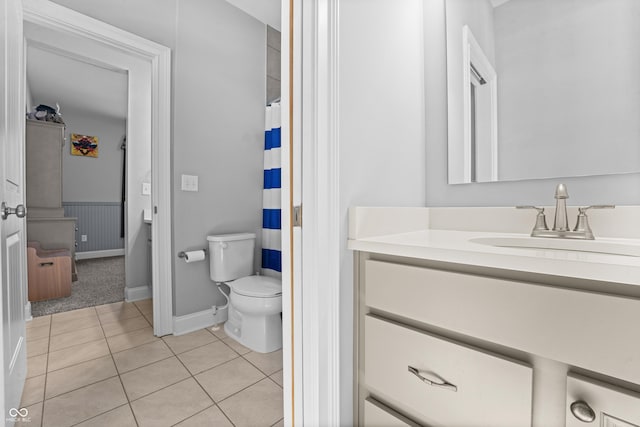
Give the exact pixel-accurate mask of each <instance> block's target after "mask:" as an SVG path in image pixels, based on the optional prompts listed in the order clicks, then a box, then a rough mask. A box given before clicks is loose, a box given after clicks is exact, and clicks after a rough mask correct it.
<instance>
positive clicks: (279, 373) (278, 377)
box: [269, 371, 282, 387]
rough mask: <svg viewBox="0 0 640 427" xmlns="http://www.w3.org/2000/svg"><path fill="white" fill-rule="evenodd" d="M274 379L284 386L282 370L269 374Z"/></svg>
mask: <svg viewBox="0 0 640 427" xmlns="http://www.w3.org/2000/svg"><path fill="white" fill-rule="evenodd" d="M269 378H271V379H272V380H274V381H275V382H276V384H278V385H279V386H280V387H282V371H278V372H276V373H275V374H272V375H270V376H269Z"/></svg>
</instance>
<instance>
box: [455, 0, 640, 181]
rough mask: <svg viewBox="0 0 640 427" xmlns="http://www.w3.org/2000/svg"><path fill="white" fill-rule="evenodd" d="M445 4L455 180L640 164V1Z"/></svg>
mask: <svg viewBox="0 0 640 427" xmlns="http://www.w3.org/2000/svg"><path fill="white" fill-rule="evenodd" d="M445 2H446V36H447V93H448V162H449V164H448V167H449V171H448V174H449V176H448V178H449V183H450V184H459V183H469V182H490V181H508V180H528V179H541V178H554V177H572V176H588V175H606V174H623V173H635V172H640V25H638V22H639V21H640V1H638V0H445Z"/></svg>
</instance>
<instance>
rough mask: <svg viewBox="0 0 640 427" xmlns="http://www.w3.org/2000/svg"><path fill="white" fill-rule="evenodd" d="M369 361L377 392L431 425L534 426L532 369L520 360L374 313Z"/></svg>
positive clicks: (368, 325)
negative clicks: (430, 333)
mask: <svg viewBox="0 0 640 427" xmlns="http://www.w3.org/2000/svg"><path fill="white" fill-rule="evenodd" d="M364 363H365V369H364V378H365V383H366V386H367V389H368V390H369V391H370V392H371V394H372V395H373V396H375V397H376V398H379V399H380V400H382V401H386V402H388V403H389V404H390V405H391V406H393V407H396V408H398V410H401V411H406V412H407V413H408V414H409V415H411V416H412V417H415V418H416V419H418V420H419V421H420V422H424V423H426V424H428V425H437V426H467V427H472V426H494V427H498V426H505V427H518V426H530V425H531V399H532V394H531V393H532V369H531V368H530V367H528V366H525V365H523V364H521V363H518V362H514V361H510V360H507V359H503V358H500V357H497V356H494V355H490V354H488V353H484V352H481V351H479V350H476V349H474V348H471V347H467V346H464V345H461V344H458V343H454V342H451V341H448V340H445V339H442V338H439V337H436V336H433V335H429V334H426V333H424V332H421V331H418V330H414V329H410V328H407V327H404V326H400V325H398V324H395V323H391V322H387V321H385V320H381V319H379V318H376V317H372V316H366V318H365V351H364ZM411 369H415V370H417V371H414V373H412V372H410V370H411ZM419 376H423V377H425V378H427V379H429V380H432V381H435V382H440V383H443V384H440V385H429V384H427V383H426V382H423V380H422V379H421V378H420V377H419Z"/></svg>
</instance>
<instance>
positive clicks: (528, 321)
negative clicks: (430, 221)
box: [364, 260, 640, 384]
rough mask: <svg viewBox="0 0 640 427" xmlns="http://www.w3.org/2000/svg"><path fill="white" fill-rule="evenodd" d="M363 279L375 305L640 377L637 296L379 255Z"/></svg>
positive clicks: (532, 350) (367, 263)
mask: <svg viewBox="0 0 640 427" xmlns="http://www.w3.org/2000/svg"><path fill="white" fill-rule="evenodd" d="M364 283H365V304H366V305H367V306H368V307H370V308H371V309H374V310H380V311H383V312H388V313H393V314H396V315H399V316H402V317H405V318H407V319H414V320H417V321H419V322H421V323H425V324H429V325H434V326H437V327H441V328H444V329H448V330H451V331H454V332H458V333H461V334H465V335H469V336H473V337H477V338H479V339H482V340H485V341H488V342H492V343H496V344H500V345H503V346H506V347H511V348H515V349H518V350H522V351H525V352H527V353H531V354H536V355H539V356H543V357H545V358H548V359H552V360H557V361H560V362H563V363H566V364H569V365H573V366H579V367H582V368H585V369H588V370H592V371H596V372H601V373H604V374H606V375H609V376H612V377H616V378H621V379H624V380H626V381H630V382H634V383H636V384H640V340H638V339H630V337H634V336H637V325H640V300H638V299H635V298H625V297H620V296H613V295H605V294H597V293H592V292H586V291H579V290H574V289H566V288H560V287H554V286H543V285H537V284H531V283H526V282H518V281H514V280H505V279H497V278H492V277H484V276H474V275H470V274H463V273H457V272H452V271H443V270H435V269H429V268H424V267H416V266H408V265H402V264H392V263H388V262H382V261H375V260H367V261H365V269H364ZM550 285H552V284H551V283H550Z"/></svg>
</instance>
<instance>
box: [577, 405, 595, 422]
mask: <svg viewBox="0 0 640 427" xmlns="http://www.w3.org/2000/svg"><path fill="white" fill-rule="evenodd" d="M571 413H572V414H573V416H574V417H576V418H577V419H579V420H580V421H582V422H583V423H592V422H593V421H594V420H595V419H596V413H595V412H593V409H591V406H589V405H588V404H587V402H585V401H583V400H578V401H575V402H573V403H572V404H571Z"/></svg>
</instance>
